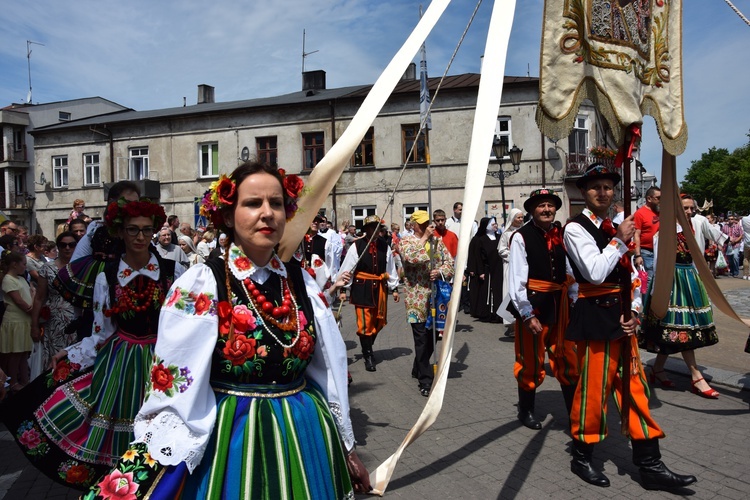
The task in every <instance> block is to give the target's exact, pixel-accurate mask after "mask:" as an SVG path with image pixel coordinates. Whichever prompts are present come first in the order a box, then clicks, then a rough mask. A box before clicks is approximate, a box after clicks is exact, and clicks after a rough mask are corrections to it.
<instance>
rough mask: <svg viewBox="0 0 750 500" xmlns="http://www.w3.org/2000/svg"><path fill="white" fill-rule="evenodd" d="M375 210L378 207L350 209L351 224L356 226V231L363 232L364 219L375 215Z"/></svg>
mask: <svg viewBox="0 0 750 500" xmlns="http://www.w3.org/2000/svg"><path fill="white" fill-rule="evenodd" d="M377 210H378V207H376V206H375V205H366V206H361V207H352V224H354V225H355V226H357V230H363V229H364V227H365V218H366V217H368V216H370V215H376V213H377Z"/></svg>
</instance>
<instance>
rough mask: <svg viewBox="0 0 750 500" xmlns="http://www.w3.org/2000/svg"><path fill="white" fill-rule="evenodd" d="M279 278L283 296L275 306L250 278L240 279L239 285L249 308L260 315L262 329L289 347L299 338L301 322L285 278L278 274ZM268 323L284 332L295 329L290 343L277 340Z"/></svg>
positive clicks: (282, 345) (280, 343)
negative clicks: (294, 334)
mask: <svg viewBox="0 0 750 500" xmlns="http://www.w3.org/2000/svg"><path fill="white" fill-rule="evenodd" d="M279 280H280V281H281V290H282V293H283V297H284V298H283V300H282V302H281V304H282V305H281V306H275V305H274V304H273V302H271V301H270V300H268V299H267V298H266V296H265V295H263V293H262V292H261V291H260V290H258V288H257V287H256V286H255V283H253V281H252V280H251V279H250V278H245V279H244V280H242V281H240V285H241V286H242V290H243V291H244V292H245V295H246V296H247V299H248V301H249V302H250V308H251V309H252V310H253V312H254V313H255V314H256V315H258V316H260V318H261V321H260V324H261V326H263V329H264V330H265V331H266V332H268V334H269V335H270V336H271V337H273V338H274V340H276V342H277V343H278V344H279V345H280V346H281V347H283V348H285V349H291V348H292V347H294V346H295V345H296V344H297V341H298V340H299V338H300V331H301V328H300V326H301V323H300V321H299V312H298V311H299V309H298V307H297V301H296V300H295V298H294V295H293V294H292V291H291V288H290V287H289V283H288V282H287V280H286V278H283V277H281V276H279ZM277 318H278V319H277ZM279 319H281V321H279ZM268 323H270V324H272V325H274V326H275V327H276V328H279V329H280V330H282V331H285V332H293V331H296V332H297V335H296V336H295V337H294V339H293V340H292V343H291V344H289V345H286V344H284V343H283V342H282V341H281V340H279V338H278V337H277V336H276V335H275V334H274V333H273V331H271V329H270V328H268Z"/></svg>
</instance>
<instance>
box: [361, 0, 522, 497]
mask: <svg viewBox="0 0 750 500" xmlns="http://www.w3.org/2000/svg"><path fill="white" fill-rule="evenodd" d="M515 6H516V2H515V0H508V1H499V2H495V4H494V6H493V9H492V18H491V19H490V26H489V30H488V33H487V42H486V46H485V51H484V55H485V57H484V64H483V65H482V77H481V80H480V83H479V95H478V97H477V108H476V112H475V114H474V127H473V129H472V134H471V148H470V150H469V164H468V167H467V170H466V187H465V191H464V199H463V204H464V214H465V218H466V220H468V221H470V220H472V219H473V214H476V213H477V210H478V209H479V200H480V198H481V196H478V193H481V192H482V189H483V188H484V180H485V177H486V175H487V164H488V160H489V154H488V151H490V150H491V148H492V141H493V137H494V134H495V123H496V121H497V114H498V111H499V109H500V99H501V97H502V89H503V78H504V76H505V58H506V55H507V52H508V42H509V40H510V31H511V27H512V25H513V14H514V12H515ZM470 239H471V224H469V223H467V224H461V229H460V232H459V236H458V241H459V247H458V254H457V255H456V264H455V275H456V276H457V277H459V278H458V279H456V283H460V282H461V281H460V277H461V276H463V273H464V270H465V269H466V258H467V254H468V249H469V240H470ZM454 292H455V293H453V294H452V296H451V300H450V303H449V304H448V318H447V319H446V322H445V327H446V328H445V331H444V333H443V349H442V351H441V353H440V359H439V360H438V371H437V376H436V377H435V381H434V382H433V385H432V391H431V393H430V397H429V399H428V400H427V404H426V405H425V407H424V409H423V410H422V414H421V415H420V416H419V418H418V419H417V422H416V423H415V424H414V427H412V428H411V430H410V431H409V432H408V433H407V435H406V437H405V438H404V440H403V442H402V443H401V445H400V446H399V447H398V449H396V451H395V452H394V453H393V455H391V456H390V457H389V458H388V459H387V460H386V461H385V462H383V463H382V464H381V465H380V466H379V467H378V468H377V469H376V470H375V471H374V472H372V474H370V482H371V483H372V486H373V491H372V493H373V494H377V495H383V494H384V493H385V490H386V488H387V487H388V482H389V481H390V479H391V476H392V475H393V471H394V469H395V467H396V464H397V462H398V460H399V458H400V457H401V454H402V453H403V451H404V450H405V449H406V447H407V446H409V445H410V444H411V443H413V442H414V441H415V440H416V439H417V438H418V437H419V436H420V435H422V433H423V432H425V431H426V430H427V429H429V428H430V426H431V425H432V424H433V423H434V422H435V420H436V419H437V416H438V414H439V413H440V409H441V408H442V406H443V396H444V394H445V386H446V382H447V380H448V370H449V368H450V360H451V359H452V358H453V336H454V333H455V324H456V314H457V313H458V306H459V296H460V287H458V286H457V287H456V290H454Z"/></svg>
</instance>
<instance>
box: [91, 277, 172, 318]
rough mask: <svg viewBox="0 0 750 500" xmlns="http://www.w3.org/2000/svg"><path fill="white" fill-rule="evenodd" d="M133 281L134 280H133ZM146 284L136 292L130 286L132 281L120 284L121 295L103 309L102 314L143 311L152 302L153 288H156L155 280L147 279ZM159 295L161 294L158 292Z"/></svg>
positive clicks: (110, 314)
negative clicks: (123, 284) (107, 307)
mask: <svg viewBox="0 0 750 500" xmlns="http://www.w3.org/2000/svg"><path fill="white" fill-rule="evenodd" d="M136 279H137V278H136ZM133 281H135V280H133ZM147 281H148V284H147V285H146V288H145V289H144V290H143V291H142V292H137V291H136V290H135V289H134V288H133V287H132V286H130V285H131V284H132V283H133V282H132V281H131V283H128V284H127V285H125V286H121V287H120V290H122V295H120V297H118V299H117V303H116V304H114V305H113V306H112V307H110V308H109V309H105V310H104V315H105V316H107V317H109V316H112V315H113V314H120V313H123V312H125V311H134V312H137V313H138V312H143V311H145V310H147V309H148V308H149V307H151V305H152V304H153V303H154V295H155V294H154V290H156V281H154V280H151V279H149V280H147ZM160 295H161V294H160Z"/></svg>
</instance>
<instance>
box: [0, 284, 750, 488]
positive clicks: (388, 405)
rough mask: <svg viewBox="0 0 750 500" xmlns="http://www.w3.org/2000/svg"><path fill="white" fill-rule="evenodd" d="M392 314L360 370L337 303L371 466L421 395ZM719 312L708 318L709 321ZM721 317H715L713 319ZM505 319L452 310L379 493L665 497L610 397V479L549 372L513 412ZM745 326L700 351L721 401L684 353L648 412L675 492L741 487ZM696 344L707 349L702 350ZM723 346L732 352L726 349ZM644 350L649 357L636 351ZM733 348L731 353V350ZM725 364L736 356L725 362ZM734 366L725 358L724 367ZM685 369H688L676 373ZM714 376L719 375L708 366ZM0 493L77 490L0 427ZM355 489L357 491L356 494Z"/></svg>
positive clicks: (744, 306)
mask: <svg viewBox="0 0 750 500" xmlns="http://www.w3.org/2000/svg"><path fill="white" fill-rule="evenodd" d="M719 283H720V286H721V287H722V289H724V290H725V291H726V293H727V296H728V297H729V299H730V301H731V302H733V304H735V305H736V306H737V308H738V310H739V311H740V314H741V315H743V316H746V317H750V282H747V281H743V280H730V279H721V280H719ZM389 307H390V311H389V324H388V326H387V327H386V328H385V329H384V330H383V332H381V334H380V335H379V336H378V339H377V341H376V343H375V355H376V358H377V360H378V364H377V371H376V372H374V373H370V372H366V371H365V369H364V364H363V362H362V360H361V357H360V355H359V346H358V345H357V339H356V335H355V333H354V330H355V322H354V317H353V308H352V307H351V306H349V305H346V306H344V309H343V329H342V334H343V336H344V338H345V341H346V344H347V347H348V350H349V359H350V363H351V365H350V371H351V374H352V376H353V378H354V383H353V384H352V385H351V386H350V399H351V406H352V420H353V423H354V431H355V435H356V438H357V441H358V451H359V454H360V456H361V458H362V460H363V461H364V463H365V465H367V466H368V468H370V470H374V469H375V468H376V467H377V466H378V465H379V464H380V463H381V462H382V461H384V460H385V459H386V458H388V457H389V456H390V454H391V453H393V451H395V449H396V447H397V446H398V445H399V443H400V442H401V440H402V439H403V438H404V436H405V435H406V433H407V431H408V430H409V429H410V428H411V426H412V425H413V423H414V422H415V421H416V419H417V417H418V415H419V414H420V412H421V411H422V408H423V407H424V404H425V402H426V398H424V397H422V396H421V395H420V394H419V392H418V390H417V383H416V381H415V380H414V379H412V378H411V376H410V373H411V364H412V356H413V341H412V339H411V331H410V328H409V327H408V325H407V324H406V320H405V312H404V306H403V305H402V304H393V303H392V302H391V303H390V304H389ZM719 323H720V321H719V320H718V319H717V324H719ZM722 324H723V323H722ZM501 330H502V327H500V326H498V325H491V324H485V323H479V322H475V321H474V320H472V319H471V318H470V317H468V316H467V315H464V314H463V313H459V318H458V328H457V333H456V337H455V344H454V349H453V352H454V356H453V359H452V361H451V367H450V374H449V379H448V387H447V390H446V395H445V401H444V404H443V409H442V412H441V414H440V416H439V417H438V419H437V421H436V423H435V424H434V425H433V426H432V428H431V429H430V430H428V431H427V432H426V433H425V434H424V435H422V437H420V438H419V439H418V440H417V441H416V442H415V443H414V444H412V446H410V447H409V448H408V449H407V450H406V451H405V453H404V454H403V456H402V458H401V461H400V462H399V464H398V466H397V468H396V470H395V473H394V475H393V478H392V480H391V483H390V485H389V487H388V490H387V491H386V497H391V498H445V499H466V498H472V499H496V498H497V499H506V498H507V499H515V498H518V499H544V498H555V499H566V498H570V499H578V498H608V497H612V498H626V499H627V498H634V499H635V498H674V497H675V496H677V495H676V494H674V493H664V492H648V491H646V490H643V489H642V488H641V487H640V485H639V484H638V482H637V478H638V471H637V468H636V467H635V466H634V465H633V464H632V463H631V456H630V450H629V445H628V442H627V440H626V439H625V438H624V437H623V436H621V435H620V433H619V416H618V414H617V412H616V411H615V408H614V405H613V404H611V405H610V409H609V423H610V429H611V433H610V435H609V437H608V438H607V439H606V440H605V441H604V443H602V444H600V445H598V446H597V447H596V451H595V462H596V463H598V465H601V466H603V468H604V472H605V473H606V474H607V475H608V476H609V478H610V480H611V482H612V486H611V487H610V488H596V487H593V486H589V485H587V484H585V483H583V482H582V481H581V480H580V479H578V478H577V477H575V476H574V475H573V474H572V473H571V472H570V457H569V449H570V437H569V434H568V432H567V418H566V416H565V410H564V405H563V400H562V395H561V394H560V391H559V387H558V384H557V382H556V381H555V380H554V379H553V378H551V377H549V378H548V380H546V381H545V383H544V384H543V385H542V386H541V388H540V390H539V391H538V394H537V403H536V405H537V411H536V414H537V417H540V418H543V419H544V422H543V428H542V430H541V431H532V430H529V429H526V428H525V427H522V426H521V424H520V423H519V422H518V421H517V420H516V406H515V403H516V401H517V389H516V384H515V380H514V379H513V375H512V364H513V358H514V355H513V342H512V339H510V338H507V337H504V336H503V334H502V331H501ZM747 332H748V328H746V327H742V326H741V325H738V324H737V323H736V322H734V323H732V322H730V321H729V320H727V322H726V326H722V327H721V328H720V336H721V342H720V343H719V344H718V345H717V346H713V347H711V348H710V349H703V350H700V351H699V352H698V359H699V362H701V364H703V365H705V366H706V373H707V377H706V378H707V379H710V378H711V377H712V376H713V381H712V384H713V385H714V387H715V388H716V389H717V390H718V391H719V392H720V393H721V397H720V398H719V399H718V400H707V399H703V398H700V397H698V396H696V395H694V394H692V393H691V392H690V391H689V389H690V380H689V378H688V377H687V375H682V374H681V372H680V367H684V363H683V362H682V360H681V359H680V358H679V357H677V358H675V359H670V364H669V365H668V368H669V369H670V370H671V371H672V373H671V374H670V376H671V378H672V379H673V380H674V381H675V382H676V383H677V389H676V390H662V389H658V388H657V389H655V390H654V391H652V396H651V404H650V406H651V409H652V413H653V415H654V417H655V418H656V420H657V421H658V422H659V424H660V425H661V426H662V427H663V428H664V431H665V432H666V434H667V437H666V438H665V439H664V440H662V441H661V448H662V455H663V460H664V462H665V463H666V464H667V465H668V466H669V467H670V468H671V469H673V470H674V471H675V472H679V473H683V474H695V475H696V476H697V477H698V483H696V484H694V485H692V486H691V487H689V488H686V489H685V490H683V491H681V492H678V493H679V494H681V495H691V496H693V498H696V499H714V498H715V499H724V498H728V499H744V498H748V497H750V477H749V476H748V473H747V471H748V466H749V465H750V447H748V446H747V442H748V436H750V418H748V413H749V412H750V391H743V390H742V387H744V386H745V384H747V383H748V382H747V380H748V374H747V373H746V372H747V369H746V368H745V367H747V366H748V362H749V361H750V354H745V353H742V348H743V347H744V340H745V338H746V337H747ZM702 351H706V354H705V355H704V353H703V352H702ZM709 351H715V352H713V353H712V354H711V356H715V357H717V358H719V359H728V358H729V359H730V361H729V362H725V363H724V367H723V368H722V369H714V368H713V367H711V366H712V365H709V364H708V363H707V362H706V360H707V359H708V358H709V355H708V352H709ZM722 352H726V353H728V352H732V353H733V355H732V356H735V357H729V356H727V354H724V355H722ZM642 359H643V360H644V361H646V360H647V359H650V356H649V355H648V354H647V353H643V352H642ZM731 359H736V360H737V361H736V362H733V361H731ZM731 363H734V365H733V366H729V365H731ZM732 368H734V369H733V370H732ZM685 373H686V372H685ZM714 373H715V374H719V375H722V376H723V378H722V379H721V380H719V379H718V378H717V377H716V375H712V374H714ZM0 441H2V445H0V498H2V497H3V496H6V497H7V498H8V499H13V500H15V499H21V498H32V499H36V498H50V499H63V498H76V497H77V493H76V492H74V491H73V490H68V489H66V488H63V487H61V486H57V485H55V484H53V483H52V482H51V481H50V480H48V479H46V478H45V477H44V476H42V475H41V474H39V473H38V472H37V471H36V469H34V468H33V467H32V466H31V465H30V464H29V463H28V461H26V459H25V458H24V457H23V456H22V455H21V453H20V452H19V451H18V450H17V447H16V446H15V444H13V442H12V437H11V436H10V434H9V433H8V432H7V430H5V429H4V428H2V427H0ZM363 498H364V497H363Z"/></svg>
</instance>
